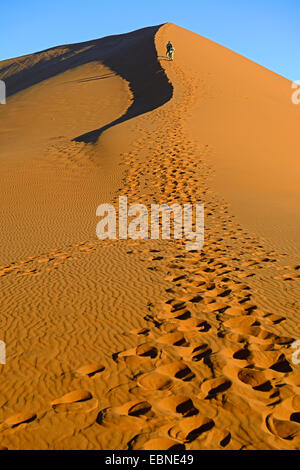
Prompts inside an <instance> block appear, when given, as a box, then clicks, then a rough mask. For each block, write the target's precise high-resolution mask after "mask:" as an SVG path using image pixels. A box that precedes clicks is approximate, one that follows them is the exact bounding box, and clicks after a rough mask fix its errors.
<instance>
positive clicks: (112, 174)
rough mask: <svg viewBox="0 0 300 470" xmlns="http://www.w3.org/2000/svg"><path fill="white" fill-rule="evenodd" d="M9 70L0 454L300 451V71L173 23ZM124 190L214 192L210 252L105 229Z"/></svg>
mask: <svg viewBox="0 0 300 470" xmlns="http://www.w3.org/2000/svg"><path fill="white" fill-rule="evenodd" d="M169 39H171V41H172V42H173V43H174V45H175V48H176V51H175V61H174V62H169V61H167V60H166V58H165V56H164V54H165V44H166V42H167V41H168V40H169ZM0 78H1V79H3V80H5V81H6V84H7V91H8V95H9V96H8V99H7V105H5V106H0V119H1V131H0V133H1V134H0V137H1V152H0V155H1V157H0V158H1V159H0V165H1V185H0V191H1V220H2V226H3V227H4V229H2V232H1V235H2V240H1V247H2V249H1V261H0V263H1V267H0V277H1V291H0V298H1V328H0V332H1V333H0V334H1V336H0V339H2V340H4V341H5V342H6V346H7V351H6V352H7V362H6V364H5V365H0V369H1V376H0V384H1V386H0V405H1V407H0V448H1V449H5V448H8V449H136V450H138V449H173V450H176V449H177V450H178V449H188V450H189V449H191V450H192V449H196V450H198V449H218V450H222V449H234V450H237V449H299V447H300V423H299V412H300V410H299V386H300V375H299V365H297V364H295V363H294V361H293V360H292V358H293V357H294V356H293V353H294V352H295V349H294V348H293V341H294V340H295V339H300V329H299V318H300V312H299V304H298V299H299V278H300V274H299V260H298V255H299V244H298V242H299V218H298V219H297V216H298V210H299V207H298V204H297V202H298V201H299V186H298V184H297V170H298V168H299V162H298V161H297V159H296V155H298V153H299V152H298V149H299V142H298V139H297V132H296V126H297V123H298V120H299V112H300V111H299V108H298V107H297V106H295V105H292V103H291V99H290V95H291V88H290V83H289V82H288V81H287V80H285V79H284V78H282V77H279V76H277V75H275V74H273V73H272V72H270V71H268V70H266V69H264V68H263V67H261V66H258V65H257V64H254V63H252V62H251V61H248V60H247V59H245V58H243V57H241V56H239V55H237V54H235V53H233V52H231V51H229V50H227V49H225V48H223V47H221V46H219V45H217V44H214V43H212V42H211V41H208V40H207V39H205V38H202V37H200V36H198V35H196V34H194V33H191V32H190V31H187V30H184V29H182V28H180V27H178V26H176V25H173V24H169V23H167V24H165V25H160V26H155V27H149V28H144V29H141V30H138V31H134V32H131V33H128V34H124V35H119V36H110V37H107V38H103V39H97V40H94V41H89V42H86V43H81V44H73V45H65V46H59V47H56V48H52V49H49V50H46V51H42V52H39V53H36V54H31V55H28V56H24V57H20V58H16V59H10V60H6V61H3V62H1V63H0ZM119 195H127V196H128V199H129V201H130V202H132V203H136V202H142V203H144V204H146V205H148V204H151V203H162V202H166V203H173V202H179V203H181V204H183V203H187V202H190V203H197V202H203V203H204V204H205V245H204V247H203V249H202V250H199V251H194V252H193V251H191V252H189V251H187V250H185V246H184V243H183V241H181V240H177V241H174V240H170V241H168V240H119V241H113V240H108V241H100V240H98V239H97V237H96V232H95V229H96V223H97V218H96V216H95V214H96V208H97V206H98V205H99V204H101V203H104V202H111V203H116V201H117V198H118V196H119ZM297 198H298V199H297ZM263 237H264V238H263Z"/></svg>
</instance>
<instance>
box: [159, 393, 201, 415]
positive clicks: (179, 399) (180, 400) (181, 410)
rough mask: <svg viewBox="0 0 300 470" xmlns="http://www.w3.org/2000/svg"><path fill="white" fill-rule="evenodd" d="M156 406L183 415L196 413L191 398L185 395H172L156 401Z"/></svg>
mask: <svg viewBox="0 0 300 470" xmlns="http://www.w3.org/2000/svg"><path fill="white" fill-rule="evenodd" d="M157 407H158V408H160V409H162V410H163V411H167V412H169V413H173V414H181V415H182V416H184V417H187V416H192V415H195V414H197V413H198V410H197V409H196V408H195V406H194V404H193V401H192V400H191V398H189V397H187V396H185V395H172V396H169V397H167V398H164V399H163V400H160V401H159V402H158V403H157Z"/></svg>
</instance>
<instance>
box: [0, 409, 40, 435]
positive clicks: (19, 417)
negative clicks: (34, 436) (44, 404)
mask: <svg viewBox="0 0 300 470" xmlns="http://www.w3.org/2000/svg"><path fill="white" fill-rule="evenodd" d="M35 419H36V414H35V413H17V414H15V415H12V416H9V418H6V420H5V421H4V422H3V423H1V424H0V432H2V431H5V430H6V429H9V428H11V429H13V428H16V427H17V426H19V425H20V424H25V423H31V422H32V421H34V420H35Z"/></svg>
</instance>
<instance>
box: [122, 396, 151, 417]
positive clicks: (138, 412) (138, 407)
mask: <svg viewBox="0 0 300 470" xmlns="http://www.w3.org/2000/svg"><path fill="white" fill-rule="evenodd" d="M151 408H152V406H151V405H150V403H148V402H147V401H138V400H131V401H129V402H127V403H124V405H122V406H119V407H117V408H115V409H114V411H115V412H116V413H118V414H120V415H126V416H127V415H128V416H135V417H139V416H142V415H147V414H149V411H150V410H151Z"/></svg>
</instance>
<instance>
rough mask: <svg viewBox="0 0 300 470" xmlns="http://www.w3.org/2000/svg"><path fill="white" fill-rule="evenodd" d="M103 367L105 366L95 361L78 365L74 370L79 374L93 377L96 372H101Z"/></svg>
mask: <svg viewBox="0 0 300 470" xmlns="http://www.w3.org/2000/svg"><path fill="white" fill-rule="evenodd" d="M104 369H105V367H104V366H103V365H102V364H99V363H97V362H95V363H92V364H86V365H84V366H81V367H79V368H78V369H77V370H76V373H77V374H79V375H87V376H88V377H94V376H95V375H96V374H98V373H100V372H103V371H104Z"/></svg>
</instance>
